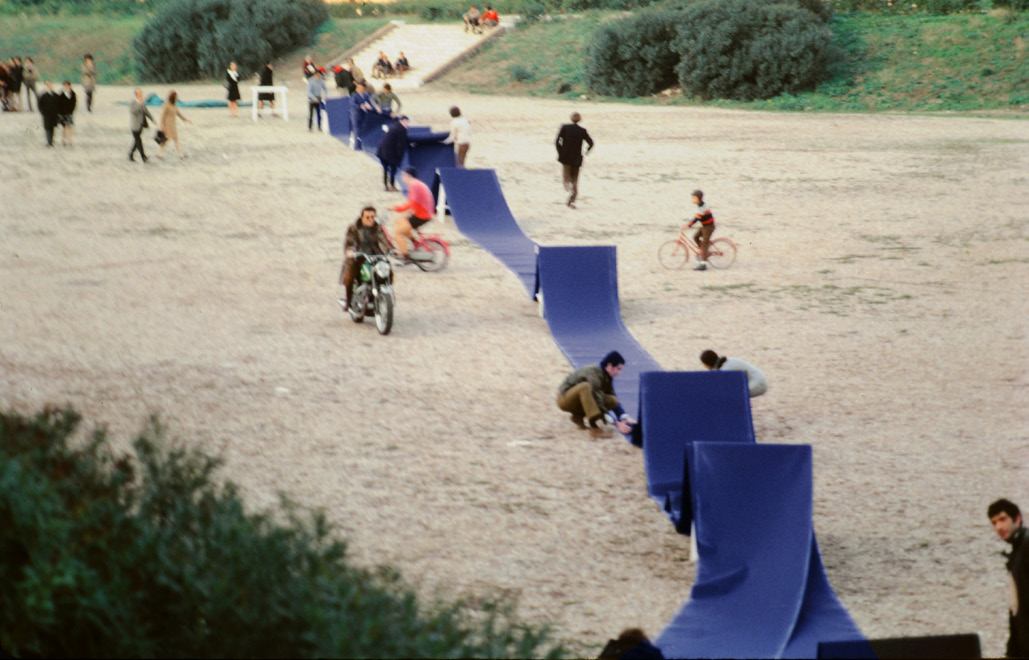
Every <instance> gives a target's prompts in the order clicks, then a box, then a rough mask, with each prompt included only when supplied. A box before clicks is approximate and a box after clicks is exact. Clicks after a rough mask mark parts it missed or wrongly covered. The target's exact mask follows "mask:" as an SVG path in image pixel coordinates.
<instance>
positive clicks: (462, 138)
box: [443, 105, 472, 167]
mask: <svg viewBox="0 0 1029 660" xmlns="http://www.w3.org/2000/svg"><path fill="white" fill-rule="evenodd" d="M450 116H451V117H453V119H451V120H450V135H448V136H447V139H445V140H443V144H453V145H454V154H456V155H457V166H458V167H464V159H465V156H467V155H468V147H470V146H472V125H471V124H469V123H468V118H467V117H465V116H464V115H462V114H461V108H459V107H457V106H456V105H455V106H453V107H451V108H450Z"/></svg>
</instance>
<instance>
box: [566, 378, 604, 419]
mask: <svg viewBox="0 0 1029 660" xmlns="http://www.w3.org/2000/svg"><path fill="white" fill-rule="evenodd" d="M557 406H558V408H560V409H561V410H564V411H565V412H568V413H571V414H572V420H573V421H575V422H576V424H578V423H579V422H581V421H582V420H583V419H584V418H585V419H588V420H589V421H590V423H591V424H595V422H596V421H597V420H599V419H600V418H601V417H603V413H601V412H600V408H599V407H597V401H596V399H594V398H593V390H592V388H591V387H590V384H589V383H586V382H583V383H579V384H577V385H574V386H572V387H571V388H570V389H569V390H568V391H567V392H564V393H563V394H559V395H558V398H557Z"/></svg>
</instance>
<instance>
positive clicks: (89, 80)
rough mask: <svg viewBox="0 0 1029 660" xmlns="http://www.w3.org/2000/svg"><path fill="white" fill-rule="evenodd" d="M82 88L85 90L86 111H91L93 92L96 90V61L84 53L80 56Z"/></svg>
mask: <svg viewBox="0 0 1029 660" xmlns="http://www.w3.org/2000/svg"><path fill="white" fill-rule="evenodd" d="M82 89H83V91H85V92H86V112H93V92H94V91H95V90H96V62H94V61H93V56H92V55H90V54H89V53H86V54H85V55H84V56H83V58H82Z"/></svg>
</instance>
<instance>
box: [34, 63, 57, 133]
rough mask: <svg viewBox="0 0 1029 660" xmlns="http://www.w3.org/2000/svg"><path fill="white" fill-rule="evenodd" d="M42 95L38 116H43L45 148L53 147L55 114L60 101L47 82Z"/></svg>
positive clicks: (55, 125)
mask: <svg viewBox="0 0 1029 660" xmlns="http://www.w3.org/2000/svg"><path fill="white" fill-rule="evenodd" d="M43 87H44V88H45V89H44V90H43V94H42V95H40V97H39V103H38V104H37V105H38V106H39V114H41V115H42V116H43V131H45V132H46V146H48V147H52V146H54V128H56V127H57V113H58V109H59V105H58V104H59V103H60V100H59V99H58V96H59V95H58V94H57V92H55V91H54V84H53V83H52V82H50V81H49V80H47V81H46V82H45V83H43Z"/></svg>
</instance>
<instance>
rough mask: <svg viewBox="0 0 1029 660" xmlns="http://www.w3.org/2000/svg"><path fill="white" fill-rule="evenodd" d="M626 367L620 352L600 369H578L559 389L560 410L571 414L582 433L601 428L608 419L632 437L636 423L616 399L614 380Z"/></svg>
mask: <svg viewBox="0 0 1029 660" xmlns="http://www.w3.org/2000/svg"><path fill="white" fill-rule="evenodd" d="M624 367H625V359H624V358H623V357H622V356H621V354H619V353H618V351H611V352H610V353H608V354H607V355H605V356H604V359H603V360H601V361H600V364H599V365H596V364H588V365H586V366H585V367H582V368H580V369H576V370H575V371H574V372H572V373H571V374H569V375H568V377H567V378H565V379H564V380H563V381H562V382H561V386H560V387H558V388H557V407H558V408H560V409H561V410H563V411H565V412H566V413H570V414H571V416H572V421H573V422H575V425H576V426H578V427H579V428H581V429H584V428H586V422H589V425H590V427H592V428H597V427H598V426H599V425H600V424H602V423H603V422H604V420H605V418H607V419H608V420H609V421H611V422H612V424H613V425H614V427H615V428H616V429H618V431H619V432H620V433H623V434H624V433H628V432H629V431H631V430H632V425H633V424H635V423H636V420H634V419H632V418H630V417H629V416H628V415H626V414H625V409H624V408H622V406H621V404H619V403H618V397H617V396H615V388H614V383H613V380H614V378H616V377H617V376H618V375H619V374H620V373H622V368H624Z"/></svg>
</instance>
